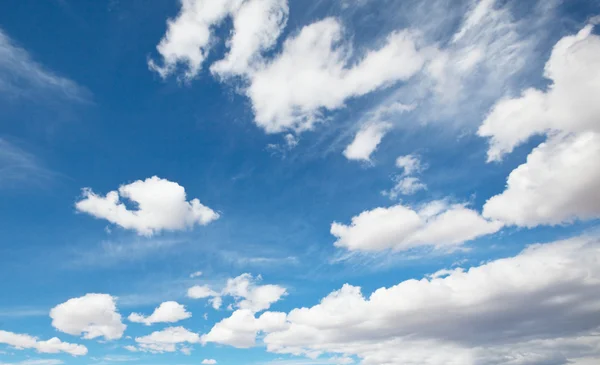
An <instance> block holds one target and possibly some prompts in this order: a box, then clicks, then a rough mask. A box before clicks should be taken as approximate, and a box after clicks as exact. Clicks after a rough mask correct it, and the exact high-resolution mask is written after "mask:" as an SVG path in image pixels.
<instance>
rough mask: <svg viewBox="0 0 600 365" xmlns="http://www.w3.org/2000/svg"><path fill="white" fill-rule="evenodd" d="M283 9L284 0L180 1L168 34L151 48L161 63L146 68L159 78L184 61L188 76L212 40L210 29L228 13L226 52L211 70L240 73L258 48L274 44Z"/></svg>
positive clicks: (199, 65) (198, 67)
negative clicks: (231, 27)
mask: <svg viewBox="0 0 600 365" xmlns="http://www.w3.org/2000/svg"><path fill="white" fill-rule="evenodd" d="M287 14H288V5H287V0H246V1H244V0H182V2H181V10H180V12H179V14H178V15H177V17H176V18H175V19H170V20H169V21H168V22H167V33H166V34H165V36H164V37H163V39H162V40H161V41H160V43H159V44H158V46H157V47H156V48H157V50H158V52H159V53H160V55H161V58H162V65H159V64H157V63H156V62H154V61H153V60H150V61H149V67H150V69H152V70H154V71H156V72H158V73H159V74H160V75H161V77H163V78H164V77H167V76H168V75H169V74H172V73H174V72H175V71H176V70H177V66H178V65H183V66H184V67H185V68H186V71H185V77H186V78H187V79H192V78H193V77H195V76H196V75H197V74H198V73H199V72H200V70H201V69H202V63H203V62H204V60H205V59H206V57H207V55H208V52H209V51H210V47H211V46H212V45H213V44H214V40H215V37H214V35H213V34H212V28H213V27H215V26H218V25H219V24H220V23H221V22H222V21H223V20H225V19H226V18H227V17H231V18H232V20H233V30H232V34H231V38H230V39H229V40H228V41H227V45H228V47H229V52H228V54H227V55H226V56H225V58H224V59H222V60H220V61H218V62H216V63H214V64H213V65H212V67H211V71H212V72H213V73H216V74H219V75H221V76H229V75H235V74H243V73H244V72H246V71H247V69H248V67H250V66H251V65H253V64H254V63H255V62H256V61H257V59H256V58H257V57H258V56H259V55H260V52H262V51H265V50H267V49H269V48H270V47H272V46H273V45H274V43H275V41H276V40H277V38H278V36H279V34H280V33H281V30H282V29H283V27H284V26H285V23H286V21H287Z"/></svg>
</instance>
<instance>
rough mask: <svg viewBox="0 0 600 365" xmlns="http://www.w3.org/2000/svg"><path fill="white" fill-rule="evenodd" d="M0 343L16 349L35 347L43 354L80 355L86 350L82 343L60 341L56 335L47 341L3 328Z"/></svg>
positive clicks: (85, 352) (0, 332)
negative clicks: (63, 353) (62, 353)
mask: <svg viewBox="0 0 600 365" xmlns="http://www.w3.org/2000/svg"><path fill="white" fill-rule="evenodd" d="M0 343H2V344H6V345H8V346H11V347H14V348H16V349H18V350H23V349H35V350H36V351H37V352H40V353H45V354H56V353H59V352H65V353H67V354H71V355H73V356H82V355H85V354H87V352H88V349H87V348H86V347H85V346H83V345H77V344H72V343H68V342H62V341H61V340H59V339H58V338H56V337H53V338H51V339H49V340H47V341H40V340H39V339H37V338H36V337H33V336H30V335H26V334H18V333H13V332H8V331H3V330H0Z"/></svg>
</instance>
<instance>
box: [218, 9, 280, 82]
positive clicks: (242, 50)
mask: <svg viewBox="0 0 600 365" xmlns="http://www.w3.org/2000/svg"><path fill="white" fill-rule="evenodd" d="M288 11H289V9H288V4H287V0H248V1H246V2H244V3H243V4H242V5H241V6H240V7H239V9H238V10H237V11H236V12H235V13H234V14H233V15H232V17H233V31H232V35H231V38H230V39H229V40H228V41H227V44H228V46H229V53H227V55H226V56H225V58H224V59H222V60H220V61H217V62H215V63H213V64H212V66H211V67H210V70H211V72H213V73H215V74H218V75H220V76H222V77H227V76H230V75H243V74H245V73H247V72H249V71H250V70H252V69H254V68H256V67H257V66H256V64H257V63H259V62H261V61H262V58H261V57H260V54H261V52H263V51H265V50H267V49H269V48H271V47H272V46H273V45H275V42H276V41H277V38H278V37H279V35H280V34H281V31H282V30H283V27H284V26H285V23H286V21H287V17H288Z"/></svg>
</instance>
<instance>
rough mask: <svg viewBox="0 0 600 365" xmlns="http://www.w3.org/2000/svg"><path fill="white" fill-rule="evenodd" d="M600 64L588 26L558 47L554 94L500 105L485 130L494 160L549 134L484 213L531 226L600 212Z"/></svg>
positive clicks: (531, 92) (599, 49) (550, 65)
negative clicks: (520, 145)
mask: <svg viewBox="0 0 600 365" xmlns="http://www.w3.org/2000/svg"><path fill="white" fill-rule="evenodd" d="M599 67H600V37H599V36H597V35H594V34H592V26H591V25H588V26H586V27H585V28H583V29H582V30H581V31H580V32H579V33H577V34H576V35H573V36H567V37H564V38H562V39H561V40H560V41H559V42H558V43H557V44H556V45H555V46H554V48H553V51H552V54H551V56H550V59H549V60H548V62H547V63H546V66H545V69H544V75H545V76H546V77H547V78H548V79H549V80H551V81H552V85H550V87H548V89H547V90H546V91H542V90H538V89H527V90H525V91H524V92H523V93H522V95H521V96H520V97H518V98H515V99H505V100H501V101H499V102H498V103H497V104H496V105H495V106H494V107H493V108H492V111H491V112H490V114H489V115H488V116H487V118H486V119H485V121H484V122H483V124H482V125H481V127H480V128H479V132H478V133H479V135H481V136H484V137H489V138H490V147H489V150H488V160H489V161H496V160H500V159H501V158H502V156H503V155H504V154H506V153H510V152H511V151H512V150H513V148H514V147H515V146H517V145H519V144H522V143H523V142H525V141H527V140H528V139H529V138H530V137H531V136H533V135H536V134H546V135H548V137H547V140H546V141H545V142H544V143H542V144H540V145H539V146H537V147H536V148H534V149H533V151H532V152H531V153H530V155H529V156H528V157H527V162H525V163H524V164H522V165H520V166H519V167H517V168H516V169H515V170H513V171H512V172H511V173H510V175H509V177H508V180H507V185H506V189H505V191H504V192H502V193H501V194H499V195H496V196H494V197H492V198H491V199H489V200H488V202H487V203H486V204H485V206H484V209H483V214H484V216H486V217H490V218H494V219H501V220H502V221H504V222H506V223H508V224H514V225H518V226H525V227H533V226H536V225H541V224H550V225H555V224H562V223H569V222H572V221H574V220H577V219H594V218H598V217H600V193H599V192H598V189H597V186H599V185H600V165H598V163H596V161H598V160H599V159H600V107H599V105H598V103H597V101H596V100H595V97H594V96H595V95H597V94H598V93H600V75H599V74H598V72H597V71H596V70H597V69H598V68H599Z"/></svg>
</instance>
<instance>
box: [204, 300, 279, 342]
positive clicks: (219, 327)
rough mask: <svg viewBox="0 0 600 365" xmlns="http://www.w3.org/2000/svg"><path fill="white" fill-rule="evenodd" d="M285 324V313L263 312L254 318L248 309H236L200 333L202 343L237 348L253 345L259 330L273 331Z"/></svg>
mask: <svg viewBox="0 0 600 365" xmlns="http://www.w3.org/2000/svg"><path fill="white" fill-rule="evenodd" d="M282 326H285V313H281V312H265V313H263V314H262V315H261V316H260V317H258V318H256V317H255V316H254V312H252V311H251V310H248V309H238V310H236V311H235V312H233V313H232V314H231V316H230V317H228V318H225V319H223V320H221V321H220V322H218V323H217V324H215V325H214V326H213V328H212V329H211V330H210V332H209V333H207V334H204V335H202V338H201V340H202V343H204V344H206V343H209V342H214V343H219V344H222V345H229V346H234V347H238V348H249V347H252V346H254V345H255V343H256V335H257V334H258V333H259V332H263V331H264V332H268V331H274V330H277V329H280V328H282Z"/></svg>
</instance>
